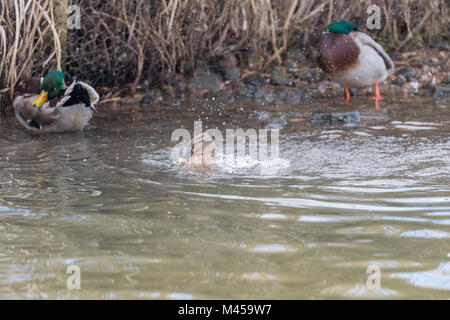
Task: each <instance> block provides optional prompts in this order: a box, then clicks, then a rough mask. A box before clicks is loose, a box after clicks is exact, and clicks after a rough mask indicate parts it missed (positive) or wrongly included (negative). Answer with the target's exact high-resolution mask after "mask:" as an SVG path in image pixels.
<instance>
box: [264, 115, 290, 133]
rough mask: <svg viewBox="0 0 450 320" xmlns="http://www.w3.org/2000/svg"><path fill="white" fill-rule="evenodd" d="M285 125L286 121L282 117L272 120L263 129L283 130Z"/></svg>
mask: <svg viewBox="0 0 450 320" xmlns="http://www.w3.org/2000/svg"><path fill="white" fill-rule="evenodd" d="M286 125H287V121H286V119H285V118H284V117H281V118H274V119H272V120H270V121H269V123H267V124H266V126H265V129H279V130H280V129H283V128H284V127H285V126H286Z"/></svg>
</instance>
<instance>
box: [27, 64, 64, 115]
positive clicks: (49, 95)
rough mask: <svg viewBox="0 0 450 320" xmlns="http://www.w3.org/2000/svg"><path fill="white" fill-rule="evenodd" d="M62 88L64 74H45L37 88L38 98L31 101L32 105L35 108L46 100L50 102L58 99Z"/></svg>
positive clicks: (56, 72) (55, 72)
mask: <svg viewBox="0 0 450 320" xmlns="http://www.w3.org/2000/svg"><path fill="white" fill-rule="evenodd" d="M63 87H64V74H63V73H62V72H60V71H52V72H50V73H49V74H47V75H46V76H45V77H44V79H43V80H42V82H41V85H40V86H39V92H40V94H39V96H38V97H37V98H36V99H35V100H34V101H33V105H34V106H35V107H37V108H40V107H42V105H43V104H44V103H45V102H46V101H47V100H52V99H55V98H57V97H58V95H59V92H60V91H61V89H62V88H63Z"/></svg>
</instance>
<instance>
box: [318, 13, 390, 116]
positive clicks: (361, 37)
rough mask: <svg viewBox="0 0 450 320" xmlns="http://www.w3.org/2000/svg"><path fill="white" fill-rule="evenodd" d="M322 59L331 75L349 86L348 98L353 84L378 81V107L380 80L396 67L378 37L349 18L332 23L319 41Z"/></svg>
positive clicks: (375, 97)
mask: <svg viewBox="0 0 450 320" xmlns="http://www.w3.org/2000/svg"><path fill="white" fill-rule="evenodd" d="M318 62H319V65H320V67H321V68H322V70H323V71H325V73H327V74H328V75H329V76H330V77H331V78H333V79H334V80H335V81H337V82H338V83H340V84H341V85H343V86H344V87H345V96H346V101H348V100H349V99H350V91H349V88H364V87H369V86H372V85H375V96H374V97H373V99H375V101H376V104H375V106H376V107H377V108H378V100H381V99H383V98H382V97H381V95H380V89H379V84H380V83H381V82H383V81H384V80H386V78H387V76H388V74H389V73H390V72H392V71H393V69H394V63H393V62H392V60H391V58H390V57H389V56H388V54H387V53H386V52H385V51H384V49H383V47H381V46H380V45H379V44H378V43H377V42H376V41H375V40H373V39H372V38H371V37H370V36H369V35H367V34H365V33H364V32H359V31H358V28H357V26H356V25H355V24H354V23H352V22H350V21H345V20H340V21H335V22H333V23H331V24H330V25H329V26H328V27H327V28H326V30H325V31H324V32H323V33H322V35H321V37H320V42H319V55H318Z"/></svg>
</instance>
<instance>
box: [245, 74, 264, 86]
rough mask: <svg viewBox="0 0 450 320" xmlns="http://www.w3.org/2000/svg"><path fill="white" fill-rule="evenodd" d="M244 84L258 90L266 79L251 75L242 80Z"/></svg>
mask: <svg viewBox="0 0 450 320" xmlns="http://www.w3.org/2000/svg"><path fill="white" fill-rule="evenodd" d="M244 83H245V84H248V85H251V86H253V87H255V88H260V87H262V86H263V85H265V84H266V79H264V78H263V77H262V76H260V75H258V74H253V75H251V76H248V77H246V78H245V79H244Z"/></svg>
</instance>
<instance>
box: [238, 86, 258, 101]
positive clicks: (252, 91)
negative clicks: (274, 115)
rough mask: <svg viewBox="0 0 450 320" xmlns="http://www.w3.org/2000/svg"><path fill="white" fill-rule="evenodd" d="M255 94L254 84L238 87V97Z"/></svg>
mask: <svg viewBox="0 0 450 320" xmlns="http://www.w3.org/2000/svg"><path fill="white" fill-rule="evenodd" d="M254 94H255V88H254V87H252V86H248V87H242V88H239V89H238V92H237V94H236V98H238V99H242V98H253V96H254Z"/></svg>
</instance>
